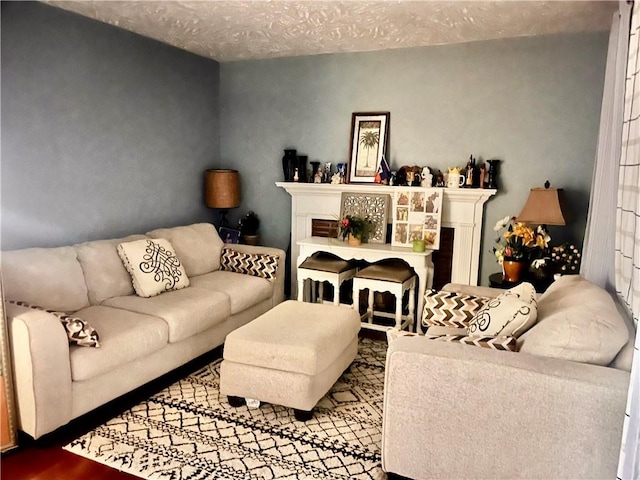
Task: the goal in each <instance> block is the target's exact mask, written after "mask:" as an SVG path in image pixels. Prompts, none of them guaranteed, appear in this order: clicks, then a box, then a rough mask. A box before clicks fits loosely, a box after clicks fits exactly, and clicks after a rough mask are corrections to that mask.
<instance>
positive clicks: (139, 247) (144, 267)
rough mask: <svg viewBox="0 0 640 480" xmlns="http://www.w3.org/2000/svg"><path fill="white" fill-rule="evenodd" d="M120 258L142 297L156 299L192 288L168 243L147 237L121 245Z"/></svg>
mask: <svg viewBox="0 0 640 480" xmlns="http://www.w3.org/2000/svg"><path fill="white" fill-rule="evenodd" d="M118 255H120V258H121V259H122V263H123V264H124V266H125V268H126V269H127V272H129V275H131V280H132V281H133V288H134V289H135V291H136V294H138V296H140V297H153V296H155V295H158V294H160V293H163V292H168V291H170V290H179V289H181V288H185V287H188V286H189V279H188V278H187V274H186V272H185V270H184V267H183V266H182V264H181V263H180V260H178V257H177V256H176V253H175V251H174V250H173V247H172V246H171V243H169V241H168V240H165V239H163V238H156V239H153V240H152V239H149V238H145V239H144V240H136V241H134V242H126V243H120V244H118Z"/></svg>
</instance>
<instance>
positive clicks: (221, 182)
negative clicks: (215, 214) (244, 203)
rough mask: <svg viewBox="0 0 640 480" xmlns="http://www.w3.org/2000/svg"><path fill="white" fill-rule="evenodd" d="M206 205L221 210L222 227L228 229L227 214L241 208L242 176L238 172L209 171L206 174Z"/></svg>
mask: <svg viewBox="0 0 640 480" xmlns="http://www.w3.org/2000/svg"><path fill="white" fill-rule="evenodd" d="M204 203H205V204H206V205H207V207H209V208H217V209H219V210H220V226H221V227H228V226H229V222H228V221H227V213H228V210H229V209H230V208H237V207H239V206H240V174H239V173H238V171H237V170H207V171H206V172H205V173H204Z"/></svg>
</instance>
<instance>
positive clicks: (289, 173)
mask: <svg viewBox="0 0 640 480" xmlns="http://www.w3.org/2000/svg"><path fill="white" fill-rule="evenodd" d="M297 163H298V156H297V155H296V151H295V150H293V149H291V150H285V151H284V157H282V171H283V172H284V181H285V182H293V175H294V173H295V169H296V167H297Z"/></svg>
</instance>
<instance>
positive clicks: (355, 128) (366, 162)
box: [347, 112, 390, 183]
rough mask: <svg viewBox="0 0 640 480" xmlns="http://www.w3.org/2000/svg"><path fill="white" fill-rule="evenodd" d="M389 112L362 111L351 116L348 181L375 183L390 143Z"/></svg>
mask: <svg viewBox="0 0 640 480" xmlns="http://www.w3.org/2000/svg"><path fill="white" fill-rule="evenodd" d="M389 119H390V113H389V112H361V113H357V112H356V113H353V114H352V116H351V142H350V151H351V156H350V159H349V168H348V177H347V183H373V182H374V181H375V178H376V173H377V172H378V167H379V166H380V162H381V161H382V158H383V157H386V156H387V148H388V143H389Z"/></svg>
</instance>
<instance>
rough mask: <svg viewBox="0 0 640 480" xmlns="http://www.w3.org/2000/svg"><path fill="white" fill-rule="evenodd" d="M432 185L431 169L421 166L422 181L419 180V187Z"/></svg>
mask: <svg viewBox="0 0 640 480" xmlns="http://www.w3.org/2000/svg"><path fill="white" fill-rule="evenodd" d="M432 185H433V175H432V174H431V170H429V167H422V181H421V182H420V186H421V187H431V186H432Z"/></svg>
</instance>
